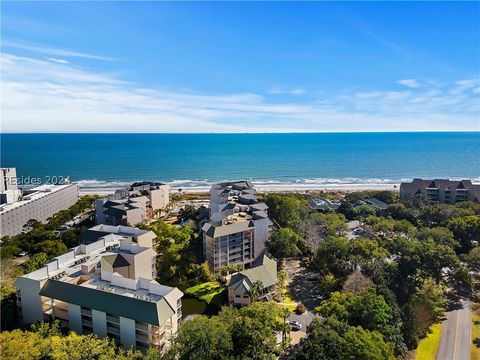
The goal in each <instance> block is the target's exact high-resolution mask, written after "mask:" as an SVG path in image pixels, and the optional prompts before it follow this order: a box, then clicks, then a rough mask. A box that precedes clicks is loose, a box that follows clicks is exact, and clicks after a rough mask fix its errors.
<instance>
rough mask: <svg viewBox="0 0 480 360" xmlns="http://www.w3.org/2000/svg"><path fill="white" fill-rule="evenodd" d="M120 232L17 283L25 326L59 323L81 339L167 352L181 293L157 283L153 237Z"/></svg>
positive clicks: (70, 253)
mask: <svg viewBox="0 0 480 360" xmlns="http://www.w3.org/2000/svg"><path fill="white" fill-rule="evenodd" d="M118 229H119V230H120V231H116V232H112V233H107V234H105V235H103V236H102V237H100V238H98V239H97V240H96V241H94V242H90V243H85V244H80V245H79V246H77V247H74V248H71V249H70V250H69V251H68V252H67V253H65V254H63V255H61V256H58V257H56V258H54V259H52V260H51V261H50V262H49V263H48V264H47V265H45V266H44V267H42V268H40V269H39V270H36V271H34V272H31V273H29V274H26V275H23V276H21V277H19V278H17V280H16V282H15V287H16V288H17V305H18V309H19V314H20V318H21V321H22V322H23V323H32V322H35V321H42V320H46V319H58V320H60V321H61V325H62V326H63V327H66V328H69V329H70V330H73V331H75V332H77V333H79V334H90V333H94V334H97V335H98V336H99V337H101V338H104V337H109V338H112V339H114V340H115V341H116V342H117V343H118V344H121V345H123V346H124V347H125V348H135V349H139V350H145V349H147V348H149V347H157V348H159V349H161V350H163V349H166V348H168V347H169V346H170V344H171V342H172V339H173V337H174V335H175V333H176V331H177V328H178V325H179V323H180V320H181V317H182V311H181V298H182V296H183V293H182V292H181V291H180V290H179V289H177V288H172V287H169V286H164V285H161V284H159V283H158V282H157V281H155V275H156V270H155V258H156V253H155V251H154V250H153V248H152V247H151V245H150V244H151V243H152V240H151V238H152V236H153V237H155V235H154V234H153V233H152V232H145V233H142V234H137V236H132V235H131V234H134V233H135V229H127V228H125V227H122V228H118ZM97 230H99V231H101V230H108V228H103V229H96V230H94V231H97ZM137 230H138V229H137ZM105 232H108V231H105ZM148 233H150V234H148ZM148 239H150V240H148ZM137 241H138V242H137ZM149 245H150V246H149Z"/></svg>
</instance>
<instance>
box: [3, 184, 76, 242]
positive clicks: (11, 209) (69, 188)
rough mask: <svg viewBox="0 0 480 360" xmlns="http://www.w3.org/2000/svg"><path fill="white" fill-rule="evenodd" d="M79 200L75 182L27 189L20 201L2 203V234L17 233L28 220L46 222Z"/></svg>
mask: <svg viewBox="0 0 480 360" xmlns="http://www.w3.org/2000/svg"><path fill="white" fill-rule="evenodd" d="M11 191H14V190H11ZM77 201H78V185H77V184H74V183H69V184H64V185H41V186H38V187H36V188H33V189H30V190H26V191H24V192H23V194H22V195H21V197H20V199H19V200H18V201H15V202H11V203H6V204H2V205H0V236H6V235H17V234H19V233H21V232H22V231H23V226H24V225H25V224H26V223H27V222H28V220H31V219H35V220H38V221H41V222H44V221H46V220H47V219H48V218H49V217H51V216H52V215H54V214H55V213H57V212H59V211H60V210H65V209H68V208H69V207H70V206H72V205H74V204H75V203H76V202H77Z"/></svg>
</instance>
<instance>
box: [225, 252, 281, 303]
mask: <svg viewBox="0 0 480 360" xmlns="http://www.w3.org/2000/svg"><path fill="white" fill-rule="evenodd" d="M256 281H261V282H262V284H263V286H264V287H269V286H272V285H275V284H276V283H277V261H276V260H275V259H273V258H272V257H271V256H270V255H269V254H268V253H266V252H265V253H263V255H262V256H260V257H259V258H257V259H256V260H255V261H254V262H253V263H252V268H250V269H247V270H244V271H240V272H239V273H236V274H234V275H232V277H231V279H230V283H229V285H228V287H229V288H232V289H233V290H234V291H235V293H237V294H247V293H249V292H250V289H251V287H252V285H253V283H254V282H256Z"/></svg>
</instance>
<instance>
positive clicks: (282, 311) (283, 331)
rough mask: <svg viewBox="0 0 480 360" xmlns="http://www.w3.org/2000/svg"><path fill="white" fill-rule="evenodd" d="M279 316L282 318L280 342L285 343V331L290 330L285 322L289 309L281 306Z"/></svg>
mask: <svg viewBox="0 0 480 360" xmlns="http://www.w3.org/2000/svg"><path fill="white" fill-rule="evenodd" d="M280 316H281V317H282V318H283V326H282V342H283V343H285V341H286V340H287V333H289V332H290V325H288V324H287V317H289V316H290V310H288V308H282V309H281V310H280Z"/></svg>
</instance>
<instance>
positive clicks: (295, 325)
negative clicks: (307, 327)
mask: <svg viewBox="0 0 480 360" xmlns="http://www.w3.org/2000/svg"><path fill="white" fill-rule="evenodd" d="M287 324H288V325H290V326H291V327H292V330H294V331H298V330H302V324H300V323H299V322H298V321H295V320H287Z"/></svg>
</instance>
